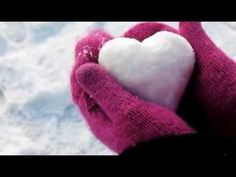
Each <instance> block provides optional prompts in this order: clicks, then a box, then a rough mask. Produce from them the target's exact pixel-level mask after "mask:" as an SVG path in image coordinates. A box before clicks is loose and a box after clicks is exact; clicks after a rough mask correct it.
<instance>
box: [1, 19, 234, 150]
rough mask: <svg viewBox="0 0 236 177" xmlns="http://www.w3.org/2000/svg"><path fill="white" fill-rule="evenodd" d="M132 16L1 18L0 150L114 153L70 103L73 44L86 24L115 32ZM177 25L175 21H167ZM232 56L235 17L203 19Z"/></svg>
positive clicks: (129, 23)
mask: <svg viewBox="0 0 236 177" xmlns="http://www.w3.org/2000/svg"><path fill="white" fill-rule="evenodd" d="M134 24H136V22H125V23H124V22H119V23H115V22H99V23H98V22H87V23H85V22H81V23H80V22H76V23H72V22H60V23H55V22H50V23H49V22H47V23H44V22H41V23H38V22H37V23H28V22H25V23H24V22H19V23H7V22H0V154H114V153H112V152H111V151H110V150H109V149H107V148H106V147H105V146H104V145H102V144H101V143H100V142H99V141H98V140H96V139H95V138H94V137H93V135H92V134H91V133H90V131H89V129H88V127H87V125H86V123H85V122H84V120H83V117H82V116H81V114H80V113H79V111H78V110H77V108H76V107H75V106H74V105H73V103H72V101H71V98H70V92H69V73H70V70H71V67H72V64H73V59H74V58H73V54H74V53H73V52H74V51H73V49H74V46H75V43H76V41H77V40H78V39H80V38H81V37H83V35H85V34H86V33H87V32H88V31H89V30H92V29H95V28H103V29H105V30H106V31H108V32H110V33H111V34H113V35H114V36H119V35H121V34H122V32H124V31H126V30H127V29H128V28H129V27H130V26H132V25H134ZM167 24H170V25H171V26H174V27H177V25H178V23H176V22H168V23H167ZM204 28H205V30H206V31H207V33H208V34H209V35H210V36H211V37H212V39H213V40H214V41H215V42H216V44H217V45H218V46H219V47H221V48H222V49H224V50H225V51H226V53H227V54H228V55H229V56H231V57H235V58H236V42H235V41H236V23H233V22H231V23H226V22H224V23H204Z"/></svg>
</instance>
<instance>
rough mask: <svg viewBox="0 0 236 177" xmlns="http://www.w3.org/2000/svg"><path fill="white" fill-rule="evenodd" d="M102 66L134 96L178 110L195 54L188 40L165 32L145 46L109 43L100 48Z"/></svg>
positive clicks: (117, 41)
mask: <svg viewBox="0 0 236 177" xmlns="http://www.w3.org/2000/svg"><path fill="white" fill-rule="evenodd" d="M99 63H100V64H101V65H103V66H104V67H105V69H106V70H107V71H108V72H109V73H111V74H112V75H113V77H115V78H116V79H117V80H118V81H119V82H120V83H121V84H122V85H123V86H124V87H125V88H126V89H128V90H129V91H131V92H132V93H134V94H136V95H138V96H139V97H141V98H142V99H144V100H147V101H151V102H154V103H157V104H159V105H162V106H165V107H168V108H170V109H172V110H176V108H177V106H178V103H179V100H180V98H181V96H182V95H183V93H184V90H185V88H186V85H187V83H188V80H189V78H190V77H191V74H192V71H193V68H194V63H195V54H194V51H193V49H192V47H191V45H190V44H189V43H188V41H187V40H186V39H185V38H183V37H182V36H180V35H177V34H174V33H171V32H166V31H164V32H157V33H156V34H154V35H152V36H151V37H149V38H147V39H145V40H144V41H143V42H139V41H137V40H135V39H130V38H116V39H113V40H110V41H108V42H107V43H106V44H105V45H104V46H103V47H102V48H101V51H100V53H99Z"/></svg>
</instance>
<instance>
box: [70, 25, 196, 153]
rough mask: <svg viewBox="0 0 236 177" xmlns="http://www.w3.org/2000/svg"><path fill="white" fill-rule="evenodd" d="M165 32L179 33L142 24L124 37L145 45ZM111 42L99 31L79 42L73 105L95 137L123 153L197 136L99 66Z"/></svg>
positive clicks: (162, 26) (166, 111) (73, 76)
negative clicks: (101, 54)
mask: <svg viewBox="0 0 236 177" xmlns="http://www.w3.org/2000/svg"><path fill="white" fill-rule="evenodd" d="M163 30H165V31H171V32H175V33H178V32H177V31H176V30H175V29H173V28H171V27H169V26H166V25H163V24H159V23H142V24H138V25H136V26H135V27H133V28H131V29H130V30H128V31H127V32H126V33H125V34H124V36H125V37H130V38H136V39H138V40H140V41H142V40H143V39H145V38H147V37H149V36H151V35H153V34H154V33H156V32H158V31H163ZM110 39H112V37H111V36H110V35H109V34H107V33H105V32H103V31H100V30H96V31H93V32H91V33H90V34H89V35H88V36H87V37H85V38H84V39H82V40H80V41H79V42H78V43H77V45H76V52H75V55H76V56H75V64H74V67H73V70H72V73H71V91H72V98H73V101H74V103H75V104H76V105H77V106H78V107H79V108H80V110H81V112H82V113H83V115H84V117H85V119H86V121H87V123H88V125H89V127H90V128H91V130H92V132H93V133H94V135H95V136H96V137H97V138H98V139H99V140H101V141H102V142H103V143H104V144H106V145H107V146H108V147H110V148H111V149H112V150H113V151H115V152H117V153H121V152H123V151H124V150H125V149H127V148H129V147H132V146H135V145H136V144H137V143H139V142H143V141H148V140H151V139H154V138H157V137H161V136H170V135H181V134H189V133H194V132H195V131H194V130H193V129H192V128H191V127H189V126H188V125H187V124H186V123H185V122H184V121H183V120H182V119H181V118H179V117H178V116H177V115H176V114H175V113H174V112H171V111H170V110H168V109H166V108H163V107H160V106H158V105H155V104H152V103H149V102H146V101H144V100H141V99H140V98H138V97H137V96H135V95H133V94H131V93H129V92H128V91H126V90H125V89H124V88H123V87H122V86H121V85H120V84H119V83H118V82H117V81H116V80H115V79H114V78H112V77H111V75H110V74H109V73H107V72H106V71H105V70H104V69H103V67H102V66H100V65H98V64H97V61H98V54H99V50H100V49H101V47H102V45H103V44H104V43H105V42H106V41H108V40H110ZM111 59H112V58H111Z"/></svg>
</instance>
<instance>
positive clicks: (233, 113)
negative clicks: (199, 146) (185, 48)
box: [179, 22, 236, 138]
mask: <svg viewBox="0 0 236 177" xmlns="http://www.w3.org/2000/svg"><path fill="white" fill-rule="evenodd" d="M179 30H180V34H181V35H182V36H184V37H185V38H186V39H187V40H188V41H189V43H190V44H191V45H192V47H193V48H194V50H195V53H196V57H197V63H196V74H195V76H194V78H195V88H194V93H195V94H196V97H197V101H198V102H199V105H200V106H201V108H202V109H203V110H204V112H205V113H206V114H207V119H208V120H207V121H209V124H210V125H211V128H213V129H215V130H216V131H217V132H218V133H219V134H220V135H223V136H226V137H229V138H236V63H235V62H234V61H233V60H232V59H231V58H230V57H228V56H227V55H226V54H225V53H224V52H223V51H222V50H221V49H219V48H218V47H217V46H216V45H215V44H214V43H213V42H212V41H211V39H210V38H209V37H208V36H207V34H206V33H205V32H204V30H203V28H202V26H201V23H200V22H181V23H180V25H179Z"/></svg>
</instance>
